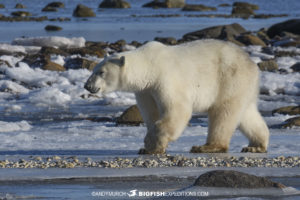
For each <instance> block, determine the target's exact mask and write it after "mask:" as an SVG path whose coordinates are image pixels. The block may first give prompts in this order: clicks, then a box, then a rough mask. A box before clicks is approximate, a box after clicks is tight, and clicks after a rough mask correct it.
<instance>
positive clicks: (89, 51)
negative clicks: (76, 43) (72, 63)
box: [62, 47, 106, 58]
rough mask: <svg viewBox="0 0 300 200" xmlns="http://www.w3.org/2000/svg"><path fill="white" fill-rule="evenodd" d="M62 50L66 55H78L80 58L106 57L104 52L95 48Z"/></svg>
mask: <svg viewBox="0 0 300 200" xmlns="http://www.w3.org/2000/svg"><path fill="white" fill-rule="evenodd" d="M62 50H63V51H65V52H66V53H68V54H79V55H81V56H86V55H92V56H97V57H99V58H103V57H104V56H105V55H106V51H104V50H103V49H101V48H97V47H95V48H93V47H82V48H68V49H62Z"/></svg>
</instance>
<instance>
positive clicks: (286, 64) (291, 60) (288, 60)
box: [276, 56, 300, 72]
mask: <svg viewBox="0 0 300 200" xmlns="http://www.w3.org/2000/svg"><path fill="white" fill-rule="evenodd" d="M276 62H277V64H278V67H279V68H282V69H286V70H287V71H289V72H292V70H291V69H290V67H291V66H292V65H293V64H295V63H297V62H300V56H296V57H279V58H277V59H276Z"/></svg>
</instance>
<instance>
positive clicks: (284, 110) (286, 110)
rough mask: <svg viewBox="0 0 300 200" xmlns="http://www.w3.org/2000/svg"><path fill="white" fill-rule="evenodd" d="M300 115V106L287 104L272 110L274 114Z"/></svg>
mask: <svg viewBox="0 0 300 200" xmlns="http://www.w3.org/2000/svg"><path fill="white" fill-rule="evenodd" d="M275 113H279V114H283V115H300V106H285V107H281V108H277V109H275V110H273V111H272V114H275Z"/></svg>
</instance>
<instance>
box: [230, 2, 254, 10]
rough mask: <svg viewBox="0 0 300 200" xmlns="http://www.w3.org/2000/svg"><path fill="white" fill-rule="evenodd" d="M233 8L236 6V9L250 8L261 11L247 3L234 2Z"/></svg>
mask: <svg viewBox="0 0 300 200" xmlns="http://www.w3.org/2000/svg"><path fill="white" fill-rule="evenodd" d="M232 6H234V7H249V8H251V9H252V10H258V9H259V6H258V5H256V4H251V3H247V2H234V3H233V5H232Z"/></svg>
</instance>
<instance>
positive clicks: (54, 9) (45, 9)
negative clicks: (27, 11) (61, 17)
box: [42, 6, 58, 12]
mask: <svg viewBox="0 0 300 200" xmlns="http://www.w3.org/2000/svg"><path fill="white" fill-rule="evenodd" d="M42 11H43V12H57V11H58V9H57V8H55V7H51V6H46V7H44V8H43V9H42Z"/></svg>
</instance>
